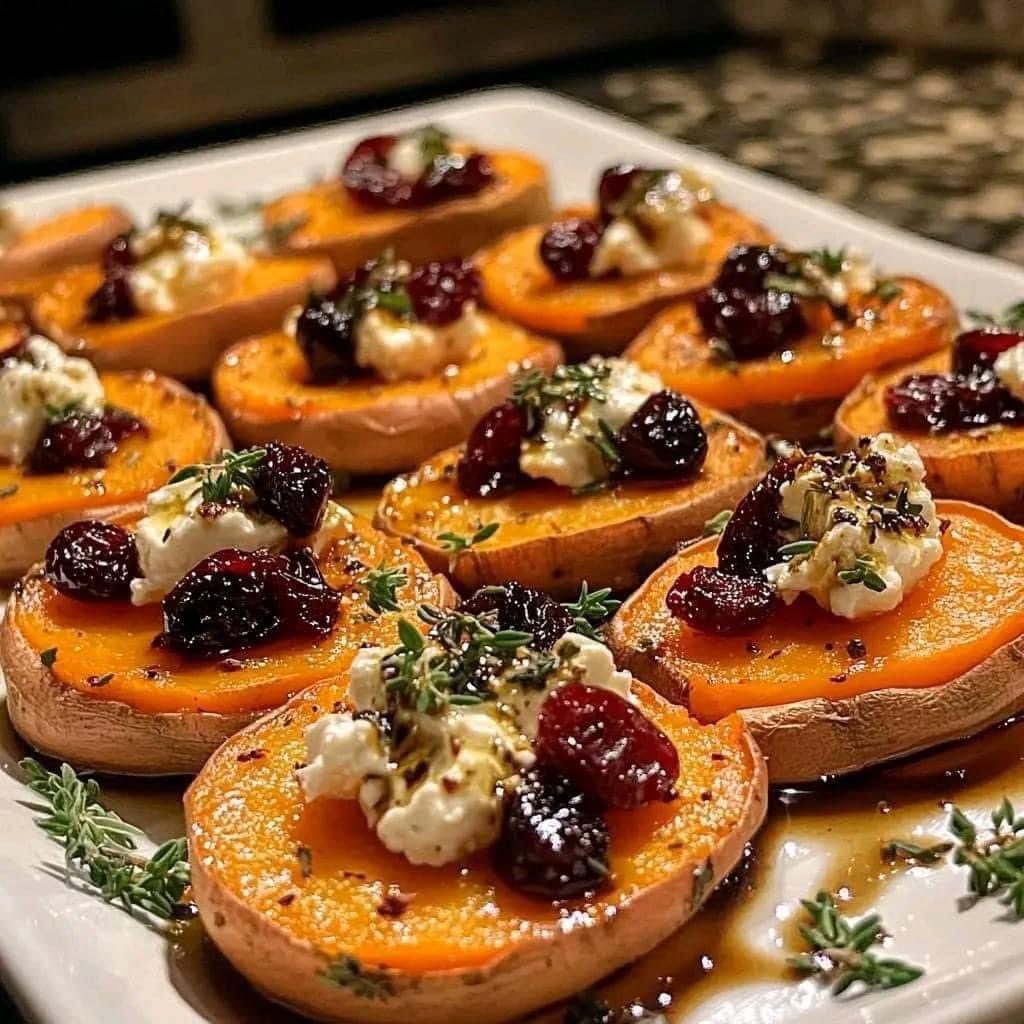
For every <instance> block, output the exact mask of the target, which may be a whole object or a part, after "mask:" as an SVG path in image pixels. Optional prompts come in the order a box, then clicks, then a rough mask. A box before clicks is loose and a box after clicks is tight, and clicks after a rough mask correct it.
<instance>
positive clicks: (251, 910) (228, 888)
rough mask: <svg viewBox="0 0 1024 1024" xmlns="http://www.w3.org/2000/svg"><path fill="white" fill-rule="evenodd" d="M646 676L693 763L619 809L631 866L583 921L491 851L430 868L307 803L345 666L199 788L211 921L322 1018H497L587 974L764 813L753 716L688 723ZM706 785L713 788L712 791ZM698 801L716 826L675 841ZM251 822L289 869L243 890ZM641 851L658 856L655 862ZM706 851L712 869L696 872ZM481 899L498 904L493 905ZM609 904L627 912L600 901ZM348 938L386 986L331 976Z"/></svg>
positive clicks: (245, 740)
mask: <svg viewBox="0 0 1024 1024" xmlns="http://www.w3.org/2000/svg"><path fill="white" fill-rule="evenodd" d="M639 689H640V690H641V691H642V692H641V693H640V694H639V696H640V699H641V701H642V703H643V704H644V705H645V706H646V707H647V708H648V713H652V714H654V715H655V717H656V718H659V720H660V714H661V709H662V708H664V709H665V714H666V715H667V716H668V717H669V719H670V720H671V721H670V722H669V723H667V724H666V726H665V727H666V728H668V729H669V730H670V734H671V735H673V737H674V738H676V739H677V744H678V743H682V744H683V746H682V747H681V759H682V761H683V763H684V764H685V765H687V768H686V770H685V771H684V772H683V773H682V775H681V783H680V789H681V794H680V798H679V801H678V802H677V803H676V804H674V805H659V806H658V807H656V808H655V807H650V808H647V809H643V810H640V811H633V812H614V813H613V815H612V820H611V826H612V830H613V835H614V838H613V843H612V849H613V871H614V872H615V875H614V877H615V878H616V879H620V876H621V880H620V881H619V882H618V884H617V885H616V887H615V888H614V889H613V890H612V891H610V892H608V893H604V894H602V895H601V896H600V897H599V898H598V899H597V900H596V901H593V902H592V903H590V902H587V903H583V904H582V907H581V912H582V913H583V914H585V915H586V916H587V917H588V918H589V921H588V923H587V924H586V925H585V926H581V927H577V928H573V929H564V928H559V927H557V918H558V908H557V907H554V906H552V905H550V904H546V903H544V902H543V901H536V900H532V899H530V898H528V897H524V896H521V895H519V894H517V893H514V892H512V891H510V890H509V889H507V888H506V887H504V886H503V885H502V884H501V883H500V882H497V880H495V879H494V878H493V875H492V873H491V870H490V867H489V864H488V860H487V857H486V855H485V854H484V855H479V856H477V857H474V858H471V859H470V860H468V861H467V862H466V864H465V865H450V866H448V867H446V868H426V869H417V868H415V867H413V866H412V865H409V864H408V863H407V862H405V861H404V858H400V857H396V856H394V855H391V854H388V853H387V851H385V850H384V849H383V848H382V847H381V846H380V844H379V841H378V840H377V839H376V837H374V836H373V835H372V834H371V833H370V832H369V830H368V829H367V828H366V826H365V822H363V821H362V819H361V814H360V812H359V811H358V809H357V808H356V807H355V805H354V804H345V803H342V802H340V801H320V802H318V804H314V805H311V806H310V807H308V808H305V809H302V807H301V796H300V794H299V792H298V787H297V784H296V782H295V780H294V777H293V775H292V771H291V766H292V763H293V761H294V760H295V759H296V757H298V758H299V759H301V757H302V752H303V750H304V747H303V740H302V728H303V727H304V725H305V724H306V723H307V722H308V721H310V720H311V719H312V718H313V717H315V714H316V712H315V710H314V708H313V706H315V707H319V708H320V709H323V708H325V707H330V706H331V705H332V704H333V702H334V701H335V699H338V698H339V697H343V694H344V683H341V682H339V683H337V684H331V685H327V686H326V687H318V688H315V689H313V690H311V691H307V692H306V693H304V694H302V695H300V696H299V697H298V698H296V699H295V700H294V701H293V702H292V703H291V704H290V705H289V706H288V707H287V708H285V709H282V710H281V711H280V712H277V713H274V714H273V715H270V716H268V717H267V718H265V719H263V720H262V721H260V722H257V723H255V724H254V725H252V726H250V727H249V728H248V729H246V730H245V731H243V732H242V733H241V734H240V735H238V736H236V737H233V738H232V739H231V740H230V741H229V742H228V743H227V744H226V745H225V746H224V747H223V748H222V749H221V750H220V751H218V752H217V754H215V755H214V757H213V759H212V760H211V761H210V762H209V763H208V765H207V766H206V768H205V769H204V770H203V772H202V773H201V774H200V776H199V777H198V778H197V779H196V781H195V782H194V783H193V784H192V786H191V788H190V790H189V792H188V793H187V794H186V798H185V807H186V818H187V828H188V835H189V838H190V844H191V849H190V857H191V860H192V862H193V864H195V865H196V867H195V868H194V869H193V872H194V873H193V895H194V898H195V901H196V904H197V906H198V907H199V912H200V915H201V918H202V920H203V922H204V924H205V926H206V928H207V929H208V931H209V934H210V935H211V937H212V938H213V940H214V942H215V943H216V944H217V946H218V947H219V948H220V949H221V951H222V952H223V953H224V954H225V955H226V956H227V957H228V959H229V960H231V961H232V963H233V964H234V965H235V966H236V967H237V968H238V969H239V970H240V971H241V972H242V973H243V974H244V975H246V976H247V977H248V978H250V979H251V980H252V981H253V983H254V984H256V985H257V987H258V988H260V989H261V990H262V991H263V992H265V993H266V994H267V995H269V996H270V997H271V998H272V999H275V1000H276V1001H279V1002H284V1003H287V1004H288V1005H290V1006H292V1007H294V1008H296V1009H297V1010H299V1011H300V1012H302V1013H304V1014H307V1015H310V1016H313V1017H316V1018H318V1019H325V1020H332V1021H335V1020H336V1021H343V1020H344V1021H373V1022H381V1024H400V1022H406V1021H408V1020H409V1019H410V1017H414V1018H415V1019H417V1020H419V1021H422V1022H423V1024H497V1022H499V1021H506V1020H509V1019H513V1018H518V1017H519V1015H521V1014H523V1013H526V1012H528V1011H529V1010H531V1009H535V1008H537V1007H540V1006H542V1005H544V1004H547V1003H549V1002H552V1001H555V1000H557V999H561V998H564V997H566V996H567V995H570V994H572V993H574V992H576V991H579V990H580V989H582V988H585V987H586V986H588V985H590V984H592V983H593V982H594V981H596V980H597V979H599V978H600V977H602V976H603V975H604V974H607V973H609V972H610V971H611V970H613V969H614V968H615V967H617V966H619V965H621V964H623V963H625V962H628V961H629V960H632V959H634V958H636V957H637V956H639V955H641V954H642V953H644V952H646V951H647V950H649V949H651V948H652V947H653V946H654V945H656V944H657V942H658V941H660V940H661V939H663V938H664V937H665V936H667V935H668V934H670V933H671V932H672V931H674V930H675V929H676V928H678V927H679V925H680V924H681V923H682V922H683V921H685V920H686V919H687V918H688V917H689V916H690V915H691V914H693V913H694V912H695V911H696V910H697V909H698V908H699V906H700V905H701V903H702V901H703V899H704V898H705V897H706V896H707V894H708V893H709V892H710V890H711V888H712V887H713V885H714V884H715V883H717V882H718V881H719V880H720V879H722V878H723V877H725V875H726V874H727V873H728V871H729V870H730V869H731V867H732V866H733V865H734V864H735V863H736V862H737V860H738V859H739V857H740V855H741V851H742V848H743V843H744V841H745V839H746V838H749V836H750V835H751V834H752V833H753V832H754V831H755V830H756V828H757V827H758V825H759V824H760V822H761V820H762V818H763V815H764V805H765V799H766V786H765V780H764V769H763V762H762V760H761V758H760V756H759V755H758V753H757V751H756V748H755V747H754V745H753V744H752V742H751V741H750V738H749V736H748V735H747V734H746V732H745V730H743V729H742V727H741V726H740V725H739V722H738V720H737V719H735V718H733V719H731V720H729V721H728V722H723V723H720V724H719V726H718V727H716V728H717V729H718V730H719V731H718V732H716V733H712V734H709V733H706V732H704V731H703V730H699V729H695V727H694V725H693V724H692V723H689V724H685V725H684V724H682V723H683V719H680V718H679V717H678V714H679V709H675V710H673V709H672V708H671V706H669V705H667V704H665V702H663V701H660V699H659V698H657V697H656V696H655V695H654V694H652V693H650V691H648V690H647V688H646V687H643V686H642V684H640V686H639ZM289 720H290V721H289ZM673 723H675V724H673ZM252 749H261V750H264V751H266V756H265V757H262V758H260V759H259V760H258V761H248V762H243V761H242V760H241V758H240V757H239V755H240V754H243V753H244V752H246V751H248V750H252ZM711 751H717V752H718V754H717V755H716V756H720V759H717V760H716V759H715V758H713V757H711V756H710V754H711ZM691 765H692V766H693V767H691ZM709 766H712V771H711V773H710V774H709V772H708V767H709ZM250 767H251V768H252V771H249V770H248V769H249V768H250ZM709 780H710V781H709ZM705 786H706V787H707V790H708V791H710V792H711V793H712V794H713V795H712V799H711V801H710V802H708V801H706V800H702V799H701V795H700V794H701V789H702V788H703V787H705ZM271 787H272V789H271ZM227 789H230V790H231V791H232V792H233V793H234V794H236V795H237V797H238V799H237V800H236V801H233V802H234V804H235V806H234V809H232V810H231V811H227V813H226V814H224V813H221V812H219V811H218V810H217V809H218V808H219V807H222V806H224V800H223V794H224V793H225V791H226V790H227ZM319 804H326V805H327V806H319ZM701 804H703V810H702V809H701ZM225 809H226V808H225ZM691 811H692V813H694V814H695V815H696V816H697V817H699V818H701V819H703V821H704V822H714V823H715V824H714V826H713V833H712V834H713V835H714V836H715V838H714V839H712V838H711V835H708V834H706V833H702V834H687V837H686V838H685V839H683V842H682V843H681V844H680V846H682V849H679V848H678V847H677V848H676V850H675V851H674V852H672V853H664V854H663V853H661V852H660V850H661V840H659V839H656V838H655V837H654V834H652V830H654V833H671V834H672V835H675V834H676V833H675V832H674V831H673V830H674V828H675V827H676V826H675V825H674V824H673V823H672V821H673V816H674V815H675V814H679V815H685V816H687V820H693V819H689V818H688V816H689V814H690V813H691ZM616 815H617V817H616ZM249 823H252V824H253V825H255V826H256V830H257V832H258V835H256V836H252V837H251V838H252V840H253V842H255V843H257V844H258V845H259V848H260V849H261V857H260V858H259V861H260V862H259V864H254V865H252V868H253V869H254V870H255V871H256V872H257V874H258V875H259V876H260V877H261V878H262V877H264V873H266V875H265V877H266V879H267V881H268V882H269V879H270V874H273V875H274V882H273V884H271V885H270V886H269V887H268V888H264V886H263V883H262V882H261V883H260V885H258V886H257V887H255V888H254V887H251V886H250V887H248V891H247V892H244V891H243V890H242V888H241V887H240V886H239V885H238V881H237V879H238V877H239V876H238V871H239V869H240V867H241V863H240V861H238V860H237V859H236V858H237V856H238V854H237V853H236V851H235V848H234V847H235V845H236V844H235V843H234V842H233V841H232V839H231V838H230V836H231V834H232V833H234V834H245V833H246V832H247V831H248V825H249ZM238 829H241V830H242V831H241V832H237V831H236V830H238ZM297 842H298V843H302V844H303V845H305V846H306V847H307V849H308V850H309V851H310V864H311V871H310V872H309V873H308V875H307V876H304V875H303V873H302V872H301V871H300V870H299V867H298V863H297V861H296V860H295V856H294V850H295V843H297ZM616 850H618V851H619V852H618V853H616ZM641 863H645V864H647V865H653V864H655V863H657V864H658V866H657V867H651V868H650V871H649V873H648V874H647V875H643V874H642V872H643V870H644V869H643V868H641V867H640V865H641ZM704 868H707V869H710V872H711V877H712V879H713V881H712V882H711V883H710V884H705V885H701V886H698V884H697V877H698V874H701V875H702V876H703V875H704V874H705V873H706V872H705V871H702V869H704ZM289 869H290V870H289ZM348 869H351V870H348ZM346 871H347V874H346ZM634 872H640V873H638V874H636V875H635V876H634ZM388 884H395V885H398V886H399V887H400V888H401V889H402V890H403V891H405V892H410V893H411V892H415V893H416V897H415V898H414V899H413V901H412V903H411V904H410V906H409V909H408V910H407V911H406V913H405V914H403V915H401V916H400V917H398V918H392V919H386V918H382V917H381V915H379V914H378V913H377V912H376V910H375V909H374V907H375V905H376V904H377V903H378V902H379V900H380V896H381V893H382V892H384V891H386V888H387V885H388ZM257 890H262V891H261V892H260V894H259V895H258V896H257V897H256V898H255V899H254V898H253V895H254V894H255V893H256V892H257ZM481 901H486V902H487V903H488V904H489V906H490V907H491V908H492V910H491V912H489V913H487V914H483V913H480V912H478V911H477V909H476V908H477V906H478V904H480V902H481ZM609 904H611V905H615V907H616V911H615V913H614V914H611V913H602V912H601V907H602V906H605V905H609ZM316 907H319V908H320V909H319V910H316V911H314V908H316ZM342 919H343V920H345V921H346V922H347V925H346V926H345V927H344V928H342V929H341V930H339V929H338V928H337V927H336V926H335V922H337V921H340V920H342ZM520 921H521V922H522V925H521V930H520V931H519V933H518V934H515V932H516V929H517V928H519V927H520V925H519V922H520ZM434 922H436V923H434ZM462 929H466V930H467V931H466V932H465V934H475V933H477V932H479V937H478V940H477V941H473V942H465V941H464V942H462V943H461V944H460V943H459V942H458V941H457V935H458V934H460V932H461V930H462ZM470 929H471V930H472V932H470V931H469V930H470ZM432 936H436V939H435V938H432ZM340 954H347V955H350V956H355V957H356V958H357V959H358V960H359V962H360V963H361V964H363V965H364V969H366V970H367V971H369V972H371V976H372V977H373V978H374V979H376V980H377V982H378V984H380V985H381V986H382V987H383V994H384V998H366V997H365V995H362V996H361V995H359V994H358V993H357V992H355V991H354V990H353V989H352V988H349V987H342V986H335V985H329V984H326V983H325V981H324V979H323V978H322V977H321V976H320V974H321V972H322V971H323V970H324V969H325V968H326V966H327V965H328V963H329V962H330V958H332V957H336V956H338V955H340Z"/></svg>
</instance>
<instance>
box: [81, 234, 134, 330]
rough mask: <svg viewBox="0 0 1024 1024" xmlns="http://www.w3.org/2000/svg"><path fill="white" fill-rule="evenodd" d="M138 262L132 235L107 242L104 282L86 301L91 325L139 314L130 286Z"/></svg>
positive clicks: (103, 259) (104, 252) (102, 262)
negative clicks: (133, 248) (132, 273)
mask: <svg viewBox="0 0 1024 1024" xmlns="http://www.w3.org/2000/svg"><path fill="white" fill-rule="evenodd" d="M136 262H137V261H136V258H135V253H134V252H133V251H132V246H131V236H130V235H127V234H124V235H118V236H117V237H116V238H114V239H113V240H112V241H110V242H109V243H108V245H107V247H106V249H104V251H103V255H102V256H101V257H100V267H101V268H102V270H103V282H102V284H100V286H99V287H98V288H97V289H96V290H95V291H94V292H93V293H92V294H91V295H89V296H88V298H86V300H85V319H86V320H87V321H88V322H89V323H106V322H107V321H110V320H128V319H130V318H131V317H133V316H136V315H137V314H138V312H139V309H138V306H136V304H135V297H134V296H133V295H132V286H131V270H132V267H134V266H135V264H136Z"/></svg>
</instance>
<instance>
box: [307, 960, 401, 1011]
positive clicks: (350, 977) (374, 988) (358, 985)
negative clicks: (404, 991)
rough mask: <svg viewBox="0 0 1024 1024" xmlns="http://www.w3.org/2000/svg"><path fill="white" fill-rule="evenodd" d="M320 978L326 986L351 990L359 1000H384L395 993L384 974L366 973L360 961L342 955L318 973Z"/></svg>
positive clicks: (376, 972) (389, 980)
mask: <svg viewBox="0 0 1024 1024" xmlns="http://www.w3.org/2000/svg"><path fill="white" fill-rule="evenodd" d="M320 977H321V978H323V980H324V981H325V982H327V984H328V985H336V986H337V987H338V988H348V989H351V990H352V993H353V995H357V996H359V997H360V998H361V999H380V1000H385V999H387V998H389V997H390V996H392V995H394V992H395V987H394V985H393V984H392V983H391V979H390V978H389V977H388V976H387V974H386V973H384V972H383V971H368V970H366V968H365V967H363V965H362V962H361V961H360V960H358V959H357V958H356V957H354V956H349V955H348V954H344V953H343V954H342V955H341V956H339V957H336V958H335V959H334V960H332V961H331V962H330V963H329V964H328V965H327V966H326V967H325V968H324V969H323V970H322V971H320Z"/></svg>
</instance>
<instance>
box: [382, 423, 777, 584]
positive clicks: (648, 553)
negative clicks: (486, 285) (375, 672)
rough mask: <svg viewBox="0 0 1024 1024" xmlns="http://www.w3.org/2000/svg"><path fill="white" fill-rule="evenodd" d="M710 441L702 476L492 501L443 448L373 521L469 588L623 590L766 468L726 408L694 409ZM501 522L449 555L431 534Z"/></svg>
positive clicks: (402, 483)
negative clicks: (469, 492) (473, 494)
mask: <svg viewBox="0 0 1024 1024" xmlns="http://www.w3.org/2000/svg"><path fill="white" fill-rule="evenodd" d="M699 412H700V416H701V420H702V422H703V423H704V426H705V429H706V430H707V432H708V437H709V453H708V458H707V462H706V463H705V466H704V470H703V471H702V473H701V474H700V475H699V476H698V477H697V478H696V479H695V480H693V481H689V482H686V483H683V484H679V485H666V486H656V485H644V484H642V483H631V484H624V485H620V486H618V487H614V488H612V489H610V490H609V491H606V492H602V493H597V494H590V495H572V494H570V493H569V492H568V491H567V490H565V489H563V488H557V487H555V486H554V485H551V486H547V485H544V484H539V485H536V486H535V487H531V488H529V489H526V490H523V491H515V492H513V493H512V494H510V495H506V496H503V497H498V498H493V499H492V498H480V499H472V498H467V497H466V496H465V495H463V494H462V492H461V491H460V490H459V489H458V485H457V483H456V482H455V479H454V467H455V464H456V463H457V461H458V458H459V455H460V450H459V449H449V450H448V451H445V452H442V453H441V454H440V455H438V456H436V457H435V458H433V459H431V460H429V461H428V462H427V463H426V464H424V465H423V466H422V467H421V468H420V469H419V470H418V471H417V472H415V473H412V474H408V475H406V476H404V477H399V478H398V479H397V480H396V481H393V482H392V483H390V484H389V485H388V486H387V487H386V488H385V490H384V494H383V496H382V497H381V502H380V505H379V506H378V509H377V514H376V517H375V522H376V524H377V525H378V526H379V527H381V528H382V529H385V530H387V531H388V532H390V533H393V534H395V535H396V536H398V537H402V538H403V539H407V540H410V541H412V543H414V544H415V545H416V547H417V549H418V550H419V551H420V553H421V554H422V555H423V557H424V559H425V560H426V562H427V564H428V565H431V566H433V567H434V568H435V569H436V570H437V571H443V570H444V569H445V568H447V569H448V571H449V575H450V576H451V578H452V580H453V582H454V583H455V585H456V587H457V588H458V589H460V590H462V591H464V592H469V591H472V590H473V589H475V588H476V587H479V586H483V585H484V584H487V583H504V582H507V581H509V580H517V581H519V582H520V583H523V584H525V585H526V586H530V587H536V588H538V589H541V590H547V591H549V592H550V593H552V594H555V595H557V596H560V597H570V596H575V594H576V593H577V592H578V591H579V587H580V584H581V583H582V582H583V581H584V580H586V581H587V582H588V583H589V584H590V585H591V586H592V587H603V586H609V587H612V588H614V589H616V590H626V589H630V588H632V587H635V586H636V585H638V584H639V583H640V582H641V580H643V579H644V578H645V576H646V575H647V573H648V572H649V571H650V570H651V569H652V568H653V567H654V566H655V565H657V564H658V563H659V562H660V561H661V560H662V559H664V558H665V556H666V555H668V554H669V552H671V551H672V549H673V548H674V546H675V545H676V544H677V543H678V542H679V541H682V540H687V539H689V538H692V537H695V536H698V535H699V534H700V532H701V531H702V529H703V527H704V524H705V522H706V521H707V520H708V519H710V518H711V517H712V516H713V515H715V514H716V513H718V512H720V511H721V510H722V509H723V508H726V507H731V506H732V505H733V504H735V502H736V501H737V500H739V498H740V497H742V495H743V494H745V493H746V492H747V491H748V490H749V489H750V487H751V486H752V485H753V483H754V482H756V480H757V479H758V478H759V476H760V474H761V473H762V471H763V468H764V440H763V438H761V436H760V435H759V434H756V433H755V432H754V431H752V430H750V429H749V428H747V427H744V426H742V425H741V424H739V423H737V422H736V421H735V420H733V419H732V418H730V417H728V416H726V415H725V414H723V413H719V412H717V411H715V410H710V409H706V408H700V409H699ZM493 522H497V523H499V527H498V530H497V531H496V532H495V534H494V535H493V536H492V537H491V538H490V539H488V540H486V541H484V542H482V543H480V544H477V545H474V546H473V547H471V548H469V549H468V550H465V551H462V552H460V553H458V554H456V555H454V556H453V557H452V556H450V555H449V552H447V551H446V550H444V549H443V547H442V545H441V542H440V540H439V539H438V535H439V534H441V533H445V532H454V533H456V534H460V535H464V536H471V535H472V534H473V533H474V532H476V531H477V530H478V529H479V528H480V527H481V526H484V525H486V524H488V523H493Z"/></svg>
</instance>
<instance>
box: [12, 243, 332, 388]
mask: <svg viewBox="0 0 1024 1024" xmlns="http://www.w3.org/2000/svg"><path fill="white" fill-rule="evenodd" d="M101 280H102V275H101V273H100V269H99V267H98V266H96V265H93V264H90V265H88V266H84V267H75V268H72V269H70V270H68V271H66V272H65V273H63V274H61V275H60V276H59V277H57V278H56V279H55V280H54V281H52V282H51V283H50V285H49V287H47V288H45V289H44V290H43V291H42V292H40V293H39V294H37V295H36V296H35V297H34V299H33V301H32V305H31V309H32V317H33V319H34V320H35V322H36V324H37V325H38V326H39V328H40V330H42V331H43V333H45V334H46V335H48V336H49V337H51V338H53V340H54V341H56V342H57V343H58V344H59V345H61V347H62V348H64V349H65V350H66V351H69V352H73V353H74V354H75V355H84V356H85V357H86V358H87V359H89V360H90V361H91V362H93V363H95V365H96V366H97V367H98V368H99V369H102V370H132V369H143V368H145V369H150V370H155V371H157V372H158V373H163V374H166V375H167V376H169V377H177V378H179V379H181V380H201V379H205V378H206V377H208V376H209V375H210V372H211V371H212V369H213V366H214V364H215V363H216V361H217V358H218V356H219V355H220V354H221V352H222V351H223V350H224V349H225V348H227V346H228V345H230V344H231V343H232V342H235V341H237V340H238V339H239V338H244V337H248V336H250V335H254V334H261V333H264V332H266V331H269V330H276V329H277V328H278V327H279V326H280V324H281V321H282V319H283V317H284V315H285V313H286V312H287V310H288V309H289V308H291V307H292V306H294V305H296V304H298V303H301V302H302V301H303V300H304V299H305V298H306V295H307V294H308V293H309V291H310V290H311V289H312V290H316V291H325V290H327V289H328V288H330V287H331V285H333V284H334V280H335V275H334V270H333V268H332V267H331V265H330V264H329V263H328V262H327V261H326V260H322V259H276V258H257V259H254V260H253V262H252V263H251V264H250V265H249V266H248V268H247V269H246V270H245V273H244V277H243V279H242V285H241V287H240V289H239V291H238V292H237V293H236V294H234V295H232V296H230V297H228V298H226V299H225V300H224V301H222V302H219V303H217V304H216V305H213V306H207V307H201V308H198V309H194V310H189V311H186V312H181V313H169V314H159V315H145V316H137V317H132V318H131V319H129V320H124V321H121V322H120V323H110V324H90V323H86V322H85V320H84V316H85V301H86V299H87V298H88V296H89V295H90V294H91V293H92V292H93V291H94V290H95V289H96V288H97V287H98V286H99V284H100V282H101Z"/></svg>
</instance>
